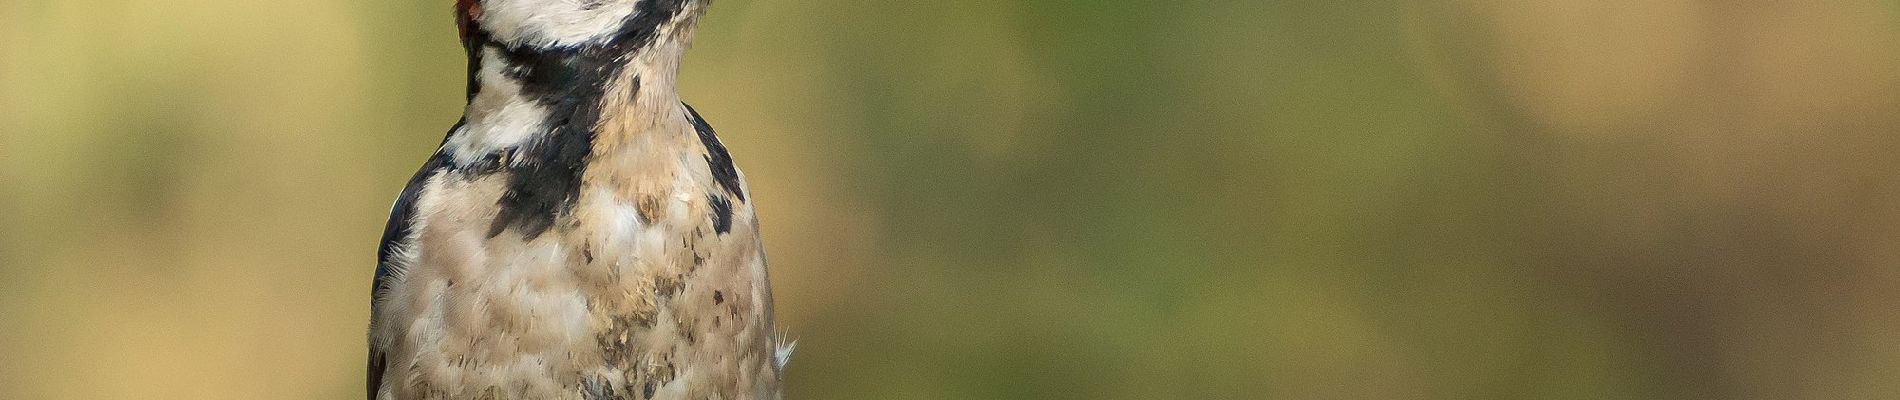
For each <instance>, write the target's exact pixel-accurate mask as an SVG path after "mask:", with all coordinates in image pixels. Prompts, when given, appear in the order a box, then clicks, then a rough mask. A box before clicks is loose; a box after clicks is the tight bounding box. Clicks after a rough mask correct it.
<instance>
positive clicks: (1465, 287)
mask: <svg viewBox="0 0 1900 400" xmlns="http://www.w3.org/2000/svg"><path fill="white" fill-rule="evenodd" d="M450 3H451V2H449V1H446V0H440V1H369V0H358V1H254V0H190V1H177V0H172V1H156V0H117V1H112V0H64V1H47V0H0V38H5V39H4V40H0V398H5V399H339V398H359V396H361V393H362V388H361V385H362V384H363V378H362V376H363V370H362V369H363V365H364V364H363V357H364V356H363V354H364V345H363V341H364V332H365V320H366V318H367V313H368V297H367V295H368V292H369V280H370V275H371V271H372V269H373V264H374V258H375V246H376V243H377V240H378V237H379V233H380V231H381V229H382V226H383V221H384V218H385V217H386V215H387V214H386V212H387V209H388V205H389V203H390V201H391V200H392V199H394V197H395V195H396V193H397V191H399V190H400V189H401V187H402V185H403V184H404V182H405V180H406V179H407V177H408V176H409V174H410V173H411V172H413V171H414V169H415V167H416V166H417V165H419V164H420V163H421V162H422V161H423V160H424V159H425V158H426V157H427V155H428V154H429V153H430V152H431V151H432V146H434V145H435V144H437V143H438V142H439V141H440V140H441V138H442V135H443V132H445V131H446V129H447V128H448V126H449V125H450V124H451V123H453V122H454V121H455V119H456V118H457V116H458V115H459V114H460V112H461V111H460V106H461V101H462V94H463V92H462V91H463V81H462V79H463V69H462V68H463V59H462V55H461V53H460V50H459V48H458V47H457V44H456V39H455V34H454V31H455V29H454V24H453V22H452V21H451V18H450V16H449V8H450ZM702 21H703V23H702V25H701V28H700V31H699V32H700V33H699V34H698V45H697V46H696V47H695V48H694V50H693V51H692V52H691V53H690V57H689V58H688V62H687V65H686V67H685V68H686V70H685V73H684V77H683V82H682V90H683V96H684V97H685V98H686V99H687V101H689V102H692V103H693V104H694V105H695V106H697V107H698V109H699V110H700V112H701V113H703V114H705V115H707V117H708V118H709V119H710V120H711V121H712V122H713V124H714V125H715V126H717V127H718V128H719V132H720V134H721V135H722V137H723V138H724V140H725V143H726V144H727V145H728V146H729V147H730V148H731V149H732V152H733V154H734V156H735V157H736V158H737V160H738V161H739V163H740V166H741V167H742V168H744V169H745V171H746V172H747V173H748V178H749V179H750V181H751V185H752V187H753V188H754V196H755V198H756V199H757V202H758V207H759V210H760V214H761V216H762V222H763V224H764V226H765V232H764V233H765V239H766V243H767V245H768V249H769V251H770V253H771V257H772V267H773V271H772V273H773V278H774V279H775V282H774V283H775V285H776V289H777V294H778V302H777V304H778V318H779V320H778V322H779V325H780V327H782V328H783V329H786V330H788V331H790V332H791V333H792V334H793V336H795V337H797V338H798V339H799V343H800V345H799V349H798V353H797V355H796V356H795V357H794V358H793V360H792V363H791V366H790V368H789V369H788V374H789V377H788V396H787V398H789V399H1155V398H1175V399H1199V398H1213V399H1892V398H1900V380H1896V379H1893V378H1894V377H1895V376H1900V175H1896V171H1900V135H1896V132H1900V113H1896V112H1895V111H1896V110H1900V2H1895V1H1887V0H1883V1H1874V0H1843V1H1816V2H1800V1H1689V0H1612V1H1589V0H1547V1H1506V0H1450V1H1320V0H1302V1H1279V0H1212V1H1198V2H1170V1H1119V0H1116V1H1110V0H1089V1H1079V0H1036V1H938V2H880V1H842V0H806V1H754V0H718V1H717V2H716V4H715V5H714V7H713V9H712V11H711V13H710V14H709V15H708V16H707V17H706V18H704V19H703V20H702Z"/></svg>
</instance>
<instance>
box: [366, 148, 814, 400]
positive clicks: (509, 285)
mask: <svg viewBox="0 0 1900 400" xmlns="http://www.w3.org/2000/svg"><path fill="white" fill-rule="evenodd" d="M702 158H703V157H694V156H692V154H678V155H662V156H657V157H655V156H652V155H651V154H649V155H648V156H646V157H620V158H616V157H596V158H595V160H594V162H593V163H591V164H590V165H589V166H588V169H587V170H586V171H585V173H584V174H583V179H582V180H581V181H582V185H581V187H580V190H579V191H578V193H576V195H575V198H574V199H573V203H572V207H571V208H570V209H568V210H566V212H565V213H564V214H563V216H562V218H560V219H559V220H558V222H557V223H556V224H555V226H554V227H552V228H551V229H549V230H547V231H546V232H543V233H540V234H537V235H532V236H529V235H524V234H522V233H520V232H517V231H515V230H503V231H501V232H498V233H497V232H492V231H491V230H490V229H489V228H490V226H491V224H492V221H493V220H494V219H495V218H496V215H498V214H500V213H501V212H502V210H498V209H497V207H498V204H499V203H500V202H498V199H500V197H501V196H503V195H504V194H505V193H506V192H507V184H506V177H504V176H499V174H494V175H487V176H473V175H461V174H457V173H444V174H439V175H437V176H435V177H433V178H431V180H430V181H429V182H428V187H427V189H425V190H424V192H423V196H422V199H421V200H420V204H419V214H420V217H419V221H418V233H417V237H416V240H415V241H414V243H413V245H412V246H411V248H410V249H409V251H408V252H407V254H406V256H407V257H408V258H409V259H408V264H409V266H408V267H407V268H406V271H405V274H404V277H403V282H402V284H401V285H397V286H396V287H394V288H393V289H392V290H391V291H390V293H389V294H388V296H389V298H387V299H383V301H386V302H389V303H390V304H392V306H391V307H390V308H389V310H387V311H386V312H385V313H384V314H385V315H381V316H379V318H381V319H382V320H383V322H385V323H384V324H382V326H383V327H382V328H379V331H380V332H378V333H382V334H385V335H387V336H388V337H387V338H385V339H384V340H385V341H387V342H389V343H388V344H387V346H388V348H390V354H391V357H392V359H391V360H390V361H391V362H390V367H389V368H390V369H391V372H392V373H393V374H395V375H397V376H399V377H400V378H402V379H387V378H386V379H385V381H386V382H392V383H393V384H392V383H386V384H385V388H386V389H387V390H386V393H391V394H394V396H393V397H394V398H403V399H413V398H480V397H482V396H490V395H493V396H496V397H497V398H576V399H596V398H600V399H609V398H642V399H647V398H705V397H708V396H709V395H719V396H718V397H723V398H755V396H754V395H756V394H760V393H766V392H767V391H769V390H768V388H769V387H775V386H769V385H775V384H776V381H777V370H776V366H775V365H774V364H773V363H772V357H771V355H772V348H773V344H772V343H771V335H770V333H771V332H770V329H771V328H770V318H771V315H770V292H769V287H768V285H767V284H766V279H765V265H764V260H763V255H762V251H761V250H762V249H761V248H760V247H759V243H758V237H757V233H756V232H757V231H756V225H755V223H754V218H753V217H752V209H751V206H750V205H749V204H747V203H746V202H744V201H738V200H736V199H734V198H733V197H732V196H730V195H728V194H725V193H722V192H720V191H719V190H718V189H719V187H718V186H717V185H716V184H714V183H713V182H712V181H711V180H710V178H708V177H707V176H706V174H704V173H696V171H702V170H704V167H703V166H702V167H700V168H688V167H690V166H691V164H692V162H693V161H694V160H697V159H702Z"/></svg>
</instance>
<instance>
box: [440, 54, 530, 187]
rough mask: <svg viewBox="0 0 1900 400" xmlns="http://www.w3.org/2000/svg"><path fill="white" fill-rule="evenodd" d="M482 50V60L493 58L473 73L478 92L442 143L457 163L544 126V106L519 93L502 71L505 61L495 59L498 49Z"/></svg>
mask: <svg viewBox="0 0 1900 400" xmlns="http://www.w3.org/2000/svg"><path fill="white" fill-rule="evenodd" d="M482 51H484V52H486V53H487V54H484V55H483V56H482V57H484V59H486V60H496V61H490V62H484V63H482V70H481V71H480V72H478V73H477V75H476V79H480V80H481V91H480V92H478V93H476V94H475V98H474V99H472V100H470V101H469V103H468V109H467V110H464V111H463V115H465V116H467V117H468V122H467V123H466V124H463V126H462V128H461V131H459V132H454V133H453V134H451V135H449V141H448V142H447V143H444V144H443V145H442V147H443V149H444V150H448V152H449V156H450V157H453V160H454V161H455V163H456V164H458V165H468V164H469V163H473V162H476V161H479V160H481V159H482V158H484V157H487V156H488V155H489V154H492V153H494V152H497V151H501V150H504V149H508V148H515V147H519V146H521V145H522V144H525V143H526V142H527V141H528V140H530V139H533V138H535V137H537V136H539V135H540V134H541V133H543V132H544V131H546V130H547V129H548V127H547V126H546V125H547V121H548V109H547V107H545V106H543V105H541V104H540V103H538V102H535V101H534V100H533V99H531V98H530V97H528V96H523V95H522V94H521V84H520V83H519V82H515V80H514V79H511V78H509V77H507V76H506V75H505V74H504V73H503V70H504V69H505V68H508V63H505V62H500V61H499V60H502V59H503V58H502V56H501V52H500V51H498V50H495V49H492V48H491V49H484V50H482Z"/></svg>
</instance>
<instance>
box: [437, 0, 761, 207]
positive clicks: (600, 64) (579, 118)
mask: <svg viewBox="0 0 1900 400" xmlns="http://www.w3.org/2000/svg"><path fill="white" fill-rule="evenodd" d="M684 6H685V0H644V1H641V2H640V4H639V7H640V10H641V12H638V13H635V14H634V15H633V16H632V17H630V18H628V19H627V21H626V22H625V23H623V24H622V25H621V28H620V31H619V32H618V33H616V34H615V35H614V37H613V39H612V40H610V41H608V42H606V43H605V44H599V45H591V46H578V47H555V48H536V47H531V46H511V45H508V44H505V43H500V42H497V41H495V40H493V39H492V38H491V37H490V36H488V35H487V34H485V33H483V34H477V35H475V36H471V38H479V39H480V40H482V44H481V45H480V46H475V47H473V48H471V50H470V61H469V63H470V65H471V67H470V68H471V70H470V71H471V73H475V72H476V71H477V70H476V69H474V68H478V67H479V65H480V64H479V63H481V62H504V63H506V66H507V68H505V69H504V72H505V74H506V76H507V77H508V78H509V79H514V80H516V81H518V82H519V83H520V84H521V87H522V93H523V95H525V96H528V97H529V98H532V99H534V101H536V102H538V103H540V104H541V105H542V106H544V107H546V108H547V109H548V110H549V113H548V120H547V121H546V123H545V126H547V127H548V132H546V133H544V134H543V135H541V136H539V137H540V138H539V139H538V140H535V141H534V142H532V143H530V144H528V145H525V146H523V147H522V148H520V149H516V150H515V151H514V153H513V154H512V156H513V157H512V158H513V160H514V162H513V163H509V164H507V165H503V166H502V169H503V170H505V171H506V172H508V186H507V190H506V191H505V192H504V193H503V194H502V196H501V199H500V200H498V201H497V205H498V206H499V208H500V211H499V212H498V213H497V214H496V217H495V221H494V222H493V223H492V224H491V225H490V226H489V231H488V235H489V236H490V237H493V236H495V235H500V234H501V233H502V232H503V231H506V230H508V229H509V228H514V229H516V230H517V231H518V232H519V233H521V234H522V236H524V237H527V238H529V239H533V238H535V237H538V236H540V235H541V234H542V233H544V232H546V231H547V230H548V229H550V228H552V227H554V224H555V221H556V220H557V219H558V218H559V217H560V216H561V215H563V214H565V213H566V212H567V210H568V209H570V208H572V207H573V204H574V201H575V200H576V199H577V198H578V197H579V192H580V188H581V174H582V172H583V171H585V170H586V165H587V161H588V160H587V158H588V156H589V155H590V154H591V153H592V152H593V141H594V137H595V132H594V126H595V125H596V124H597V123H599V122H600V118H601V112H602V109H601V108H602V106H603V105H604V104H603V101H602V100H603V99H602V98H603V97H604V96H605V95H606V87H607V85H608V83H609V82H611V81H612V80H613V79H615V78H616V77H618V76H619V75H620V72H621V70H622V69H623V68H625V66H626V62H627V60H628V59H630V58H631V57H629V55H630V54H633V53H634V52H636V51H638V50H640V49H641V48H644V47H646V46H648V45H651V44H652V43H653V42H654V40H655V39H656V38H658V36H659V31H660V28H661V25H663V24H665V23H667V22H668V21H671V20H672V19H673V17H674V16H675V15H677V14H679V13H680V12H681V11H682V9H683V8H684ZM480 48H494V49H497V50H500V51H499V53H500V54H501V59H500V60H481V58H482V57H481V56H482V55H481V54H480ZM473 78H474V77H472V76H471V79H473ZM472 85H473V84H472ZM635 86H636V87H635V89H634V90H636V91H637V90H638V87H637V86H638V85H637V84H636V85H635ZM474 93H475V92H474V89H471V90H470V95H471V98H472V96H473V95H474ZM734 187H736V186H734Z"/></svg>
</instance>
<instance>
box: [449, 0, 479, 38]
mask: <svg viewBox="0 0 1900 400" xmlns="http://www.w3.org/2000/svg"><path fill="white" fill-rule="evenodd" d="M481 18H482V3H481V2H480V1H479V0H455V27H456V29H459V30H461V33H462V39H463V40H467V39H468V34H469V32H471V31H473V30H475V20H477V19H481Z"/></svg>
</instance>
